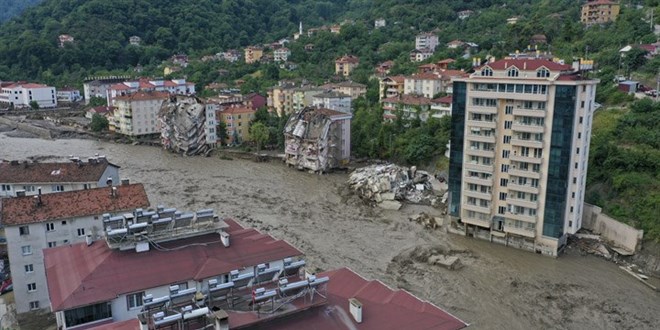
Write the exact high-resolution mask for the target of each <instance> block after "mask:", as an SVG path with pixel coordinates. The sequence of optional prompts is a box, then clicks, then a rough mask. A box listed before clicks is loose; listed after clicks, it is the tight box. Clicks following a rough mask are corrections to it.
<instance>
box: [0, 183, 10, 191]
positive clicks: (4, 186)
mask: <svg viewBox="0 0 660 330" xmlns="http://www.w3.org/2000/svg"><path fill="white" fill-rule="evenodd" d="M2 191H11V186H10V185H8V184H3V185H2Z"/></svg>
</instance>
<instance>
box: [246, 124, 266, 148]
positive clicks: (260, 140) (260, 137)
mask: <svg viewBox="0 0 660 330" xmlns="http://www.w3.org/2000/svg"><path fill="white" fill-rule="evenodd" d="M269 137H270V131H269V129H268V127H266V125H264V124H263V123H254V124H253V125H251V126H250V138H251V139H252V141H254V142H256V143H257V151H260V150H261V147H262V145H263V144H264V143H266V142H268V139H269Z"/></svg>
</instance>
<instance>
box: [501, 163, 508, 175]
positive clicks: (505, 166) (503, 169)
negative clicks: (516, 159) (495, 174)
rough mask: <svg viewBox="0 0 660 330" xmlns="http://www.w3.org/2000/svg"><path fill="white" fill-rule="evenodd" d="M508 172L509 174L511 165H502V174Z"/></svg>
mask: <svg viewBox="0 0 660 330" xmlns="http://www.w3.org/2000/svg"><path fill="white" fill-rule="evenodd" d="M507 172H509V165H507V164H502V173H507Z"/></svg>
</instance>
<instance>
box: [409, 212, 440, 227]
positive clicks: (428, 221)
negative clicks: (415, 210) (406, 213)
mask: <svg viewBox="0 0 660 330" xmlns="http://www.w3.org/2000/svg"><path fill="white" fill-rule="evenodd" d="M408 221H410V222H417V223H418V224H420V225H422V226H424V228H426V229H437V228H438V227H440V226H442V218H440V217H433V216H431V215H429V214H428V213H426V212H422V213H420V214H417V215H413V216H411V217H409V218H408Z"/></svg>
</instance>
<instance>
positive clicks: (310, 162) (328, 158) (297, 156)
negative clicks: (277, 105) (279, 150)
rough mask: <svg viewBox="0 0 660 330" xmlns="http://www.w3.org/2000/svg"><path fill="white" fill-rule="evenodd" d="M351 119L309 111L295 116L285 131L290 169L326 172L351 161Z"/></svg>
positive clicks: (345, 115) (343, 115) (346, 116)
mask: <svg viewBox="0 0 660 330" xmlns="http://www.w3.org/2000/svg"><path fill="white" fill-rule="evenodd" d="M351 118H352V115H351V114H347V113H343V112H339V111H334V110H330V109H323V108H315V107H306V108H303V109H301V110H300V111H298V112H296V113H294V114H292V115H291V117H290V118H289V121H288V122H287V123H286V126H285V127H284V139H285V140H284V146H285V147H284V153H285V158H284V161H285V162H286V163H287V165H289V166H293V167H296V168H298V169H300V170H309V171H312V172H326V171H328V170H330V169H333V168H337V167H340V166H342V165H344V164H346V163H347V162H348V160H349V158H350V154H351V150H350V144H351V142H350V133H351V131H350V129H351V122H350V120H351Z"/></svg>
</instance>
